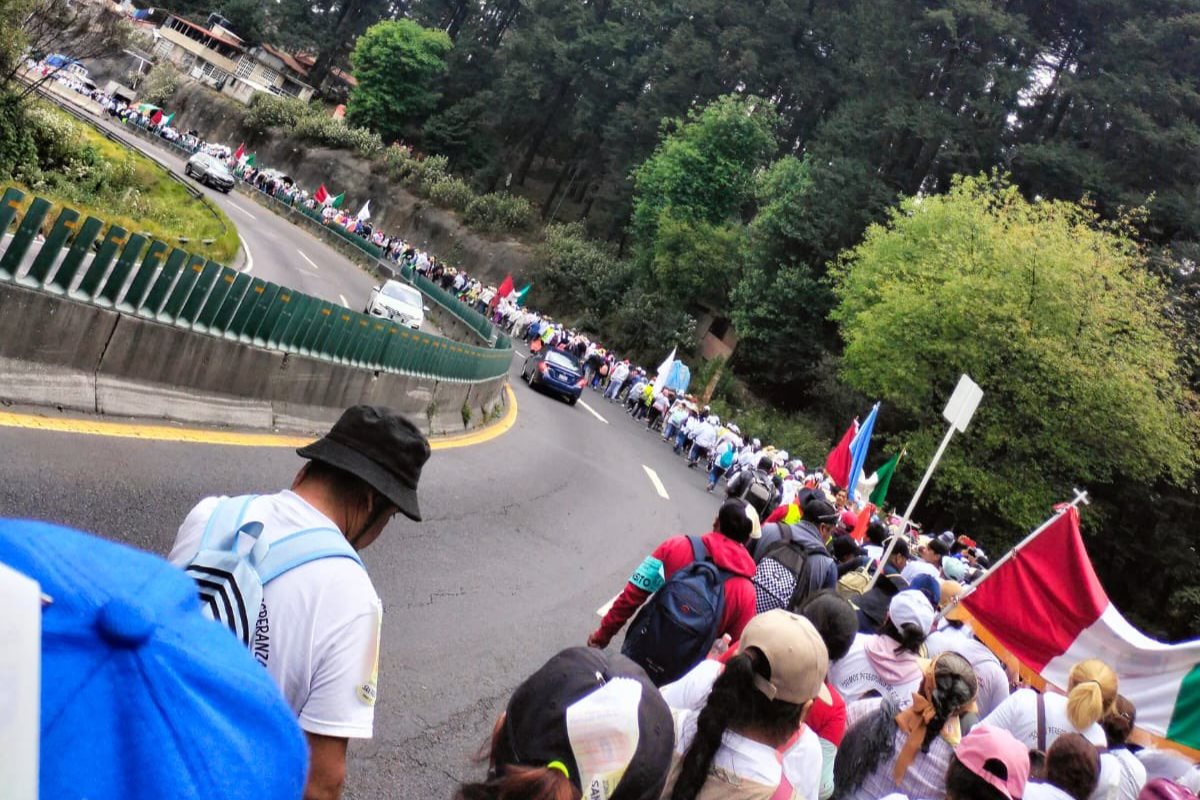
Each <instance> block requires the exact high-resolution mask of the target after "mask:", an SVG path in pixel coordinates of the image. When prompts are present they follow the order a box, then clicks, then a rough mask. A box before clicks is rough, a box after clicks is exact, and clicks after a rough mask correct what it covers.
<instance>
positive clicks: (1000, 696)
mask: <svg viewBox="0 0 1200 800" xmlns="http://www.w3.org/2000/svg"><path fill="white" fill-rule="evenodd" d="M943 624H944V623H943ZM925 648H926V651H927V652H928V653H929V657H930V658H931V659H932V658H936V657H937V656H940V655H941V654H942V653H945V652H954V653H958V654H959V655H960V656H962V657H963V658H965V659H966V660H967V661H969V662H970V663H971V667H972V669H974V670H975V678H976V680H977V681H978V682H979V692H978V694H977V695H976V697H975V702H976V703H977V704H978V706H979V716H980V717H986V716H987V715H988V714H990V713H992V711H993V710H995V709H996V708H997V707H999V705H1000V704H1001V703H1003V702H1004V701H1005V700H1007V699H1008V695H1009V689H1008V673H1007V672H1005V671H1004V666H1003V665H1002V664H1001V663H1000V659H998V658H997V657H996V655H995V654H994V653H993V652H992V651H991V650H989V649H988V647H987V645H985V644H984V643H983V642H981V641H979V640H978V639H975V638H974V637H972V636H971V635H970V634H969V633H968V632H967V628H966V627H965V626H964V627H962V628H955V627H952V626H947V627H944V628H939V629H938V630H936V631H934V632H933V633H931V634H929V638H927V639H926V640H925Z"/></svg>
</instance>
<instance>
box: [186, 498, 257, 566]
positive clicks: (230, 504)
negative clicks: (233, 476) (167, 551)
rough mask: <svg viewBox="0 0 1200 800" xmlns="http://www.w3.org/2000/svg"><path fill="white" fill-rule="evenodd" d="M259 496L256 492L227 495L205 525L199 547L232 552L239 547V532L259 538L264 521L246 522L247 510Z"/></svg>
mask: <svg viewBox="0 0 1200 800" xmlns="http://www.w3.org/2000/svg"><path fill="white" fill-rule="evenodd" d="M257 497H258V495H256V494H244V495H241V496H240V497H226V498H225V499H224V500H221V501H220V502H218V503H217V507H216V508H214V509H213V513H212V516H210V517H209V518H208V523H207V524H206V525H205V526H204V535H203V536H201V537H200V548H199V549H200V550H227V551H231V552H232V551H233V550H236V549H237V544H238V535H239V534H243V533H244V534H246V535H247V536H250V537H252V538H254V539H257V538H258V536H259V534H261V533H262V530H263V526H262V523H261V522H246V510H247V509H248V508H249V507H250V503H251V502H253V501H254V499H255V498H257Z"/></svg>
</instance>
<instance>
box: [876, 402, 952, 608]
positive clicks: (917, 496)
mask: <svg viewBox="0 0 1200 800" xmlns="http://www.w3.org/2000/svg"><path fill="white" fill-rule="evenodd" d="M954 431H955V428H954V426H953V425H951V426H950V427H949V429H948V430H947V431H946V435H945V436H944V437H942V443H941V444H940V445H938V449H937V452H936V453H934V454H933V460H932V461H930V462H929V466H928V467H926V468H925V475H924V476H923V477H922V478H921V485H920V486H918V487H917V491H916V492H915V493H913V496H912V500H909V501H908V508H906V509H905V510H904V518H903V520H902V521H901V522H900V533H897V534H895V535H894V536H892V538H891V541H890V542H888V546H887V549H886V550H884V551H883V555H882V556H880V557H879V567H878V568H877V569H876V570H875V574H874V575H872V576H871V582H870V583H869V584H867V588H866V589H863V592H864V593H866V592H869V591H871V590H872V589H874V588H875V584H876V583H878V582H879V578H880V576H881V575H883V570H884V568H885V566H886V565H887V562H888V559H889V558H891V557H892V551H893V550H895V549H896V542H897V541H899V539H900V537H901V536H903V535H904V534H905V533H906V532H907V531H908V523H909V520H910V519H911V518H912V513H913V511H914V510H915V509H916V507H917V503H918V502H919V501H920V500H921V494H922V493H923V492H924V491H925V487H926V486H927V485H928V484H929V479H930V478H931V477H932V476H933V471H934V469H936V468H937V465H938V462H939V461H941V460H942V454H943V453H945V452H946V448H947V447H949V446H950V438H951V437H952V436H954Z"/></svg>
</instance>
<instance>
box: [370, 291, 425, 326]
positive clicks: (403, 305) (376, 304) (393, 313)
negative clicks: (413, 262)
mask: <svg viewBox="0 0 1200 800" xmlns="http://www.w3.org/2000/svg"><path fill="white" fill-rule="evenodd" d="M427 310H428V307H427V306H426V305H425V298H424V297H423V296H422V295H421V293H420V292H418V291H417V290H416V289H414V288H413V287H411V286H409V285H408V284H407V283H401V282H400V281H387V282H385V283H384V284H383V286H376V287H375V288H374V289H372V290H371V299H369V300H368V301H367V307H366V309H365V310H364V311H363V313H364V314H370V315H371V316H373V317H385V318H387V319H390V320H395V321H396V322H399V323H400V324H401V325H407V326H408V327H410V328H412V329H413V330H420V329H421V325H422V323H424V322H425V312H426V311H427Z"/></svg>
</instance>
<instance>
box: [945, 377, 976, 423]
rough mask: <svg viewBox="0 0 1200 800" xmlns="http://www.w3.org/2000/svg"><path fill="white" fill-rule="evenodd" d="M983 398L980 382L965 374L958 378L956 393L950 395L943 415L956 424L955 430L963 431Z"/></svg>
mask: <svg viewBox="0 0 1200 800" xmlns="http://www.w3.org/2000/svg"><path fill="white" fill-rule="evenodd" d="M982 398H983V389H980V388H979V384H977V383H975V381H973V380H971V379H970V378H969V377H967V376H966V375H963V376H962V377H961V378H959V379H958V386H956V387H954V394H952V395H950V402H948V403H946V410H945V411H943V412H942V416H944V417H945V418H946V421H947V422H949V423H950V424H951V425H953V426H954V430H956V431H958V432H959V433H963V432H964V431H966V429H967V424H968V423H970V421H971V417H973V416H974V415H975V409H977V408H979V401H980V400H981V399H982Z"/></svg>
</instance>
